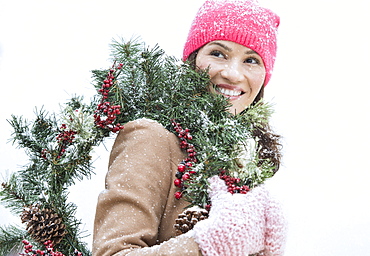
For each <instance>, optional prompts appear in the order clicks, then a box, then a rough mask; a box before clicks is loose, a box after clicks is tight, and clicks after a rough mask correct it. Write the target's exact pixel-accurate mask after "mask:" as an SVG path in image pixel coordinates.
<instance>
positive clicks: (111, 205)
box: [93, 119, 284, 256]
mask: <svg viewBox="0 0 370 256" xmlns="http://www.w3.org/2000/svg"><path fill="white" fill-rule="evenodd" d="M185 157H186V155H185V154H184V153H183V152H182V151H181V149H180V147H179V140H178V138H177V137H176V135H174V134H173V133H170V132H169V131H167V130H166V129H165V128H164V127H163V126H161V125H160V124H159V123H157V122H155V121H152V120H149V119H139V120H136V121H132V122H129V123H127V124H126V125H125V128H124V129H123V130H122V131H121V132H120V133H119V135H118V136H117V139H116V141H115V143H114V145H113V149H112V151H111V156H110V161H109V171H108V173H107V177H106V190H104V191H103V192H102V193H101V194H100V196H99V199H98V205H97V211H96V217H95V225H94V239H93V256H111V255H114V256H121V255H127V256H133V255H148V256H151V255H152V256H153V255H162V256H165V255H173V256H176V255H178V256H180V255H181V256H193V255H194V256H196V255H202V252H201V249H202V250H203V253H204V255H225V256H227V255H233V256H235V255H248V254H249V253H257V252H259V250H263V249H264V248H266V249H267V250H266V252H267V251H271V252H274V253H275V254H272V255H282V254H279V253H280V252H281V244H282V240H283V237H284V236H283V233H282V230H283V227H282V218H280V217H281V216H280V215H279V213H280V212H279V211H278V208H276V205H275V203H274V202H272V201H271V199H270V197H269V195H268V193H267V192H266V191H265V190H264V189H253V190H252V191H250V192H248V193H247V195H241V194H240V195H231V194H230V193H228V192H226V185H225V184H224V181H221V180H220V179H219V178H218V177H217V179H218V180H216V182H213V183H212V182H211V184H213V185H212V186H211V189H212V191H211V192H210V196H211V198H212V203H213V206H212V209H211V212H210V217H209V220H202V221H200V222H199V223H197V224H196V225H195V226H194V231H190V232H188V233H186V234H183V235H180V236H177V237H175V229H174V224H175V220H176V218H177V217H178V215H179V214H180V213H182V212H183V211H184V208H185V207H186V206H188V203H187V202H186V201H184V200H182V199H180V200H177V199H175V197H174V193H175V192H176V191H177V188H176V187H175V186H174V182H173V181H174V179H175V174H176V171H177V165H178V164H179V163H180V162H181V160H183V159H184V158H185ZM216 187H219V188H218V189H217V188H216ZM254 190H256V192H253V191H254ZM249 193H251V194H250V195H251V196H249V195H248V194H249ZM245 196H247V197H245ZM223 198H226V200H227V201H230V202H229V203H227V202H225V201H224V200H223ZM233 198H234V199H235V198H242V199H241V200H240V201H238V200H231V199H233ZM234 203H235V204H234ZM238 203H239V204H240V203H243V206H240V205H237V204H238ZM224 206H225V208H224ZM251 206H252V207H251ZM238 207H239V208H240V209H238ZM225 213H226V214H230V216H232V219H230V218H226V216H228V215H225ZM240 216H244V217H245V220H247V222H244V223H241V225H240V226H232V224H234V223H238V224H239V221H240V218H239V217H240ZM265 218H266V219H265ZM217 220H219V221H217ZM222 222H224V224H225V225H226V226H225V225H223V224H222ZM230 224H231V225H230ZM198 225H199V226H198ZM210 225H211V228H210ZM213 225H214V226H213ZM212 226H213V227H217V228H219V230H223V231H226V233H224V234H220V233H219V232H218V230H215V229H214V228H212ZM238 229H243V231H242V232H240V230H239V232H238V233H234V232H233V231H238ZM228 231H231V232H228ZM251 234H253V237H249V235H251ZM254 236H255V237H254ZM280 236H281V237H280ZM230 238H231V240H230ZM264 238H265V239H266V240H264ZM240 239H245V240H246V241H247V243H245V241H243V242H242V241H241V240H240ZM222 240H224V241H226V242H225V243H226V244H227V241H232V243H234V241H238V243H237V244H238V246H237V247H235V248H234V247H233V246H230V247H222V248H221V247H219V246H220V245H224V244H225V243H223V242H222ZM196 241H197V242H196ZM198 243H199V245H200V246H199V245H198ZM249 246H250V248H249ZM200 248H201V249H200ZM225 249H226V250H228V251H230V252H233V253H232V254H230V253H229V252H227V253H225V254H222V253H221V254H215V252H223V250H225ZM240 250H241V251H240ZM236 252H238V253H236ZM247 253H248V254H247ZM261 255H262V254H261ZM264 255H268V254H264Z"/></svg>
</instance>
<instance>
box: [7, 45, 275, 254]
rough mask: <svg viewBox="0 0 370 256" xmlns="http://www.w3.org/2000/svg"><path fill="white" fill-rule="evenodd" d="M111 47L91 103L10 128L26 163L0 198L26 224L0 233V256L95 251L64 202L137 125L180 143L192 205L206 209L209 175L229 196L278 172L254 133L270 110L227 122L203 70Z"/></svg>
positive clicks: (181, 178)
mask: <svg viewBox="0 0 370 256" xmlns="http://www.w3.org/2000/svg"><path fill="white" fill-rule="evenodd" d="M111 47H112V59H113V62H114V64H113V66H112V67H111V68H110V69H108V70H94V71H92V73H93V78H94V86H95V87H96V89H97V95H96V96H95V97H94V98H93V99H91V101H90V102H88V103H84V100H83V98H82V97H77V96H76V97H73V98H72V99H71V100H70V101H69V102H67V103H66V104H65V107H64V108H63V109H62V111H61V113H59V114H48V113H46V112H45V111H44V110H41V111H37V112H36V119H35V120H34V121H32V122H28V121H27V120H24V119H23V118H22V117H15V116H12V119H11V120H10V121H9V122H10V124H11V126H12V127H13V128H14V134H13V140H14V143H17V144H18V146H19V147H21V148H24V149H25V150H26V152H27V154H28V155H29V157H30V164H29V165H28V166H26V167H24V169H22V170H19V171H18V172H15V173H13V174H12V175H11V177H10V178H9V179H8V180H7V181H4V182H3V183H2V187H1V190H0V200H1V203H2V204H4V205H5V206H6V207H8V208H10V209H11V210H12V212H14V213H15V214H18V215H21V216H22V222H25V223H26V224H27V225H26V228H21V227H17V226H14V225H10V226H8V227H0V255H7V253H9V252H10V251H12V250H14V249H17V248H19V247H20V246H24V248H25V252H24V253H23V255H41V252H42V251H41V250H40V249H38V250H36V249H35V248H34V249H32V246H30V244H31V243H32V244H38V246H47V247H48V248H49V251H51V249H50V248H52V250H54V248H55V250H56V249H57V250H59V251H60V252H59V253H60V255H72V254H78V253H82V254H83V255H90V254H91V253H90V251H89V250H88V249H87V248H86V244H84V243H82V242H81V241H80V239H81V231H80V230H79V225H80V224H81V221H80V220H77V219H76V217H75V216H74V215H75V211H76V205H75V204H73V203H71V202H67V199H68V187H69V186H71V185H73V184H75V182H76V181H80V180H82V179H84V178H89V177H90V176H91V174H93V171H92V169H93V166H92V161H91V152H92V150H93V148H94V147H96V146H98V145H99V144H100V143H101V142H102V141H103V140H104V138H105V137H108V136H110V135H111V134H112V133H116V132H118V131H119V130H121V129H124V124H125V123H127V122H129V121H133V120H135V119H139V118H149V119H153V120H155V121H157V122H159V123H160V124H162V125H163V126H164V127H165V128H166V129H167V130H169V131H171V132H173V133H175V134H176V135H177V136H178V137H179V141H180V147H181V148H182V149H184V151H185V152H186V153H187V158H185V159H184V161H182V162H181V163H180V164H179V166H178V172H177V174H176V178H175V185H176V186H177V187H179V191H178V192H177V193H176V194H175V195H174V196H175V197H176V198H178V199H179V198H181V197H183V198H184V199H185V200H187V201H189V202H190V206H200V207H202V208H207V206H208V205H209V199H208V192H207V187H208V184H207V179H208V178H209V177H212V176H214V175H220V177H221V178H222V179H224V180H225V181H226V183H227V184H228V187H229V191H230V192H231V193H246V192H247V191H248V190H249V189H250V188H253V187H255V186H257V185H258V184H261V183H263V182H264V180H266V179H267V178H269V177H271V176H272V175H273V174H274V172H273V168H274V166H273V164H272V163H271V162H270V161H269V160H268V159H259V158H258V150H260V149H259V148H258V147H257V146H256V145H257V144H256V138H253V136H252V134H253V133H252V131H253V129H256V128H258V127H262V126H264V125H265V124H267V123H268V118H269V116H270V115H271V113H272V111H271V106H270V105H268V104H266V103H262V102H259V103H258V104H256V105H255V106H252V107H249V108H248V109H247V110H246V111H244V112H243V113H241V114H238V115H232V114H230V113H229V112H227V111H226V110H227V108H228V107H229V103H228V100H227V99H226V98H225V97H223V96H221V95H215V94H211V93H209V92H208V90H207V87H208V86H209V77H208V73H207V70H205V71H197V70H194V69H193V68H192V66H191V64H190V63H182V62H180V61H179V60H177V59H176V58H173V57H170V56H166V55H165V54H164V51H163V50H161V49H160V48H159V47H158V46H155V47H154V48H148V47H146V46H145V44H143V43H142V42H140V41H139V40H136V39H133V40H130V41H127V42H124V41H123V40H122V41H115V40H114V41H113V43H112V44H111ZM40 230H42V232H40ZM50 234H51V235H50ZM24 239H26V240H24ZM22 241H23V242H22ZM26 247H27V248H26ZM39 253H40V254H39ZM50 255H52V254H50Z"/></svg>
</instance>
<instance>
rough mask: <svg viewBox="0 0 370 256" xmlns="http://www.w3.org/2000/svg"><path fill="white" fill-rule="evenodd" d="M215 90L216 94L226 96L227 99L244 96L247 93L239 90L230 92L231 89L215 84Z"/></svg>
mask: <svg viewBox="0 0 370 256" xmlns="http://www.w3.org/2000/svg"><path fill="white" fill-rule="evenodd" d="M213 89H214V90H215V91H216V92H218V93H220V94H222V95H225V96H226V97H237V96H240V95H243V94H244V93H245V92H242V91H239V90H230V89H226V88H224V87H219V86H217V85H216V84H213Z"/></svg>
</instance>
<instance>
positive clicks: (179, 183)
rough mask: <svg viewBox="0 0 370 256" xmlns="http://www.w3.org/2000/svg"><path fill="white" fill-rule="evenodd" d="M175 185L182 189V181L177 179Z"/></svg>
mask: <svg viewBox="0 0 370 256" xmlns="http://www.w3.org/2000/svg"><path fill="white" fill-rule="evenodd" d="M173 183H174V184H175V186H176V187H180V186H181V183H182V182H181V180H180V179H175V180H174V182H173Z"/></svg>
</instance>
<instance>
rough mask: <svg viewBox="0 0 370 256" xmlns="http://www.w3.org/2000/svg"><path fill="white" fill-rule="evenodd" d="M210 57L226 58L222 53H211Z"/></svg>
mask: <svg viewBox="0 0 370 256" xmlns="http://www.w3.org/2000/svg"><path fill="white" fill-rule="evenodd" d="M210 55H212V56H215V57H217V58H225V55H224V54H223V53H222V52H220V51H211V53H210Z"/></svg>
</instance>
